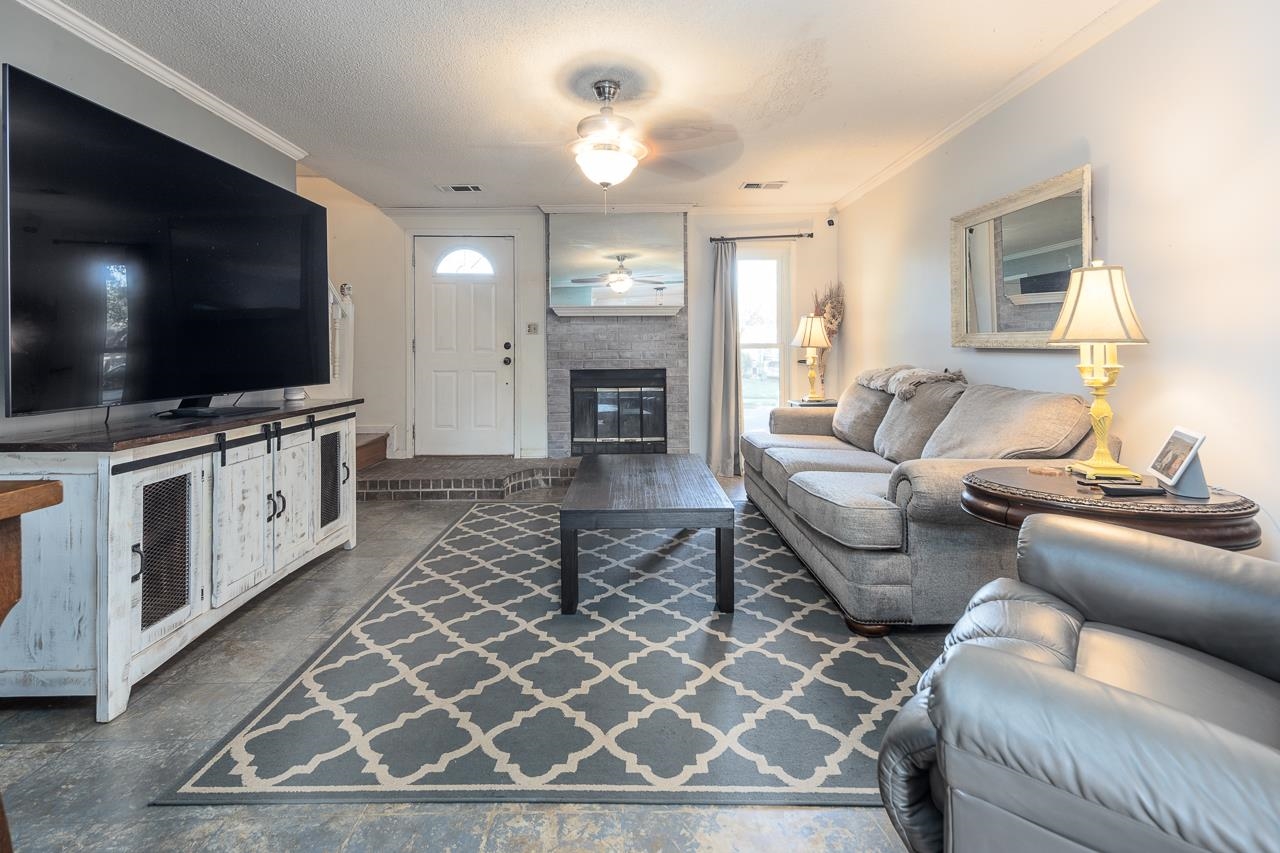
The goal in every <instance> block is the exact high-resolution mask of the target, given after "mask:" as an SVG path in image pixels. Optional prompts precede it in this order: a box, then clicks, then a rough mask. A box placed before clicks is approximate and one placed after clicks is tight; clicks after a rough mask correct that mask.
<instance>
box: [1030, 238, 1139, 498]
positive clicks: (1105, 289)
mask: <svg viewBox="0 0 1280 853" xmlns="http://www.w3.org/2000/svg"><path fill="white" fill-rule="evenodd" d="M1146 342H1147V337H1146V335H1145V334H1143V332H1142V326H1141V324H1139V323H1138V315H1137V314H1136V313H1135V312H1134V310H1133V300H1132V299H1130V298H1129V285H1128V284H1127V283H1126V282H1125V278H1124V267H1121V266H1116V265H1108V264H1104V263H1103V262H1102V261H1094V262H1093V263H1092V264H1091V265H1089V266H1087V267H1081V268H1079V269H1073V270H1072V271H1071V279H1070V281H1069V282H1068V284H1067V295H1066V298H1064V299H1063V301H1062V312H1061V313H1060V314H1059V315H1058V322H1057V323H1055V324H1054V327H1053V331H1052V332H1050V334H1049V345H1050V346H1073V345H1078V346H1079V347H1080V364H1079V365H1077V368H1078V369H1079V371H1080V376H1081V378H1082V379H1084V384H1085V387H1087V388H1088V389H1089V390H1090V392H1092V394H1093V405H1091V406H1090V407H1089V418H1090V420H1091V421H1092V422H1093V437H1094V441H1095V442H1096V446H1095V447H1094V449H1093V456H1091V457H1089V459H1087V460H1086V461H1083V462H1073V463H1071V465H1069V466H1068V470H1070V471H1074V472H1076V473H1077V474H1083V475H1084V476H1085V479H1088V480H1134V481H1137V482H1141V481H1142V475H1141V474H1137V473H1135V472H1133V471H1131V470H1130V469H1128V468H1126V467H1125V466H1123V465H1121V464H1120V463H1119V462H1117V461H1116V460H1115V457H1113V456H1112V455H1111V448H1110V447H1108V446H1107V440H1108V437H1109V435H1110V432H1111V420H1112V418H1113V417H1114V415H1113V414H1112V411H1111V404H1109V403H1108V402H1107V394H1108V393H1109V392H1110V391H1111V388H1112V386H1114V385H1115V384H1116V377H1118V376H1119V375H1120V367H1121V365H1120V363H1119V361H1118V356H1117V352H1116V348H1117V347H1118V346H1119V345H1121V344H1145V343H1146Z"/></svg>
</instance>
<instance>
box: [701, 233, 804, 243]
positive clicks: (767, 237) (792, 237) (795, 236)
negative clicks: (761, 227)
mask: <svg viewBox="0 0 1280 853" xmlns="http://www.w3.org/2000/svg"><path fill="white" fill-rule="evenodd" d="M812 236H813V232H812V231H808V232H805V233H804V234H765V235H763V236H761V237H712V238H711V242H712V243H737V242H740V241H742V240H798V239H800V238H801V237H812Z"/></svg>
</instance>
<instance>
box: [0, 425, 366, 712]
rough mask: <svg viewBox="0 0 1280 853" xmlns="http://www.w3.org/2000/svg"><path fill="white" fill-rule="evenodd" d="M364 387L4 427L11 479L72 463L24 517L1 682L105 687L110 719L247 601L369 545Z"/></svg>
mask: <svg viewBox="0 0 1280 853" xmlns="http://www.w3.org/2000/svg"><path fill="white" fill-rule="evenodd" d="M360 402H361V401H360V400H338V401H305V402H302V403H286V404H285V406H283V407H282V408H281V409H280V410H279V411H276V412H270V413H263V414H261V415H256V416H248V417H238V418H236V419H234V420H229V419H228V420H227V421H225V422H217V421H214V422H202V423H198V424H191V423H190V422H186V426H185V428H184V427H182V426H173V425H169V424H166V423H165V422H163V421H155V420H151V421H148V422H141V421H140V422H137V423H136V424H132V425H125V426H123V427H113V429H112V430H105V429H103V430H98V431H93V430H81V431H71V430H68V431H65V432H63V433H45V434H39V435H33V436H29V437H18V438H13V437H10V438H7V439H4V440H0V479H32V478H40V477H47V478H51V479H58V480H61V481H62V482H63V493H64V501H63V503H62V504H61V505H59V506H57V507H53V508H50V509H49V510H47V511H45V512H42V513H40V514H38V515H33V516H32V517H31V518H30V519H27V520H24V522H23V534H24V535H23V596H22V600H21V602H20V603H19V604H18V606H17V607H15V608H14V610H13V612H12V613H11V614H10V616H9V618H8V619H7V620H6V622H5V623H4V626H3V628H0V696H75V695H94V696H96V697H97V716H98V719H99V720H101V721H104V722H105V721H108V720H111V719H113V718H115V717H116V716H118V715H119V714H120V713H122V712H123V711H124V709H125V707H126V705H127V704H128V700H129V692H130V689H131V686H132V685H133V684H134V683H136V682H137V681H138V680H139V679H141V678H143V677H145V676H146V675H148V674H150V673H151V672H153V671H154V670H155V669H156V668H157V667H158V666H160V665H161V664H162V663H164V662H165V661H166V660H168V659H169V658H171V657H172V656H173V655H174V654H176V653H177V652H178V651H179V650H181V649H182V648H183V647H184V646H186V645H187V644H188V643H190V642H191V641H192V640H194V639H195V638H196V637H198V636H200V634H202V633H203V632H204V631H206V630H208V629H209V627H210V626H212V625H214V624H216V623H217V622H218V621H219V620H221V619H222V618H224V617H225V616H226V615H228V614H229V613H231V612H233V611H235V609H236V608H237V607H239V606H240V605H241V604H243V603H244V602H246V601H248V600H250V599H251V598H253V597H254V596H255V595H257V594H258V593H260V592H261V591H262V590H264V589H266V588H267V587H269V586H271V585H272V584H273V583H275V582H276V581H278V580H279V579H280V578H282V577H284V576H285V575H287V574H289V573H290V572H292V571H294V570H296V569H298V568H300V567H301V566H304V565H306V564H307V563H309V562H311V561H312V560H314V559H316V558H317V557H319V556H321V555H323V554H324V553H326V552H328V551H330V550H332V549H334V548H338V547H345V548H353V547H355V544H356V526H355V505H354V502H355V478H354V476H353V474H354V472H353V470H352V469H353V467H354V448H355V411H354V407H355V406H356V405H357V404H358V403H360Z"/></svg>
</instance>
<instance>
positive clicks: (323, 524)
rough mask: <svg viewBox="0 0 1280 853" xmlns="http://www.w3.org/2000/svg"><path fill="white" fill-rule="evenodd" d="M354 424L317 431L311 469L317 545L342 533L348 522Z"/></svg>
mask: <svg viewBox="0 0 1280 853" xmlns="http://www.w3.org/2000/svg"><path fill="white" fill-rule="evenodd" d="M353 423H354V421H343V422H342V423H336V424H330V425H328V426H325V427H322V428H320V429H319V430H317V436H316V442H315V454H316V457H315V461H314V465H315V471H316V481H317V482H316V489H317V495H316V531H317V533H316V538H317V539H318V540H320V541H323V540H324V539H325V538H326V537H328V536H329V535H331V534H333V533H335V532H337V531H339V530H341V529H345V528H346V527H347V526H348V524H349V523H350V520H351V498H352V494H351V493H352V491H353V488H352V474H353V473H354V472H353V471H352V470H351V469H352V465H351V462H352V460H351V448H352V447H353V445H354V442H353V441H352V440H351V439H352V436H351V432H352V428H351V424H353Z"/></svg>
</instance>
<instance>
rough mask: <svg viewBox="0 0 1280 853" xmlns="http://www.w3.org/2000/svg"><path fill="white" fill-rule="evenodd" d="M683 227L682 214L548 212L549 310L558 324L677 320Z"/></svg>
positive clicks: (682, 282)
mask: <svg viewBox="0 0 1280 853" xmlns="http://www.w3.org/2000/svg"><path fill="white" fill-rule="evenodd" d="M685 225H686V223H685V214H683V213H548V214H547V303H548V305H549V306H550V307H551V310H552V311H554V312H555V313H556V314H559V315H560V316H562V317H572V316H601V315H605V316H609V315H613V316H619V315H667V316H670V315H674V314H678V313H679V312H680V309H682V308H684V304H685V269H686V255H687V252H686V227H685Z"/></svg>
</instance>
